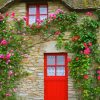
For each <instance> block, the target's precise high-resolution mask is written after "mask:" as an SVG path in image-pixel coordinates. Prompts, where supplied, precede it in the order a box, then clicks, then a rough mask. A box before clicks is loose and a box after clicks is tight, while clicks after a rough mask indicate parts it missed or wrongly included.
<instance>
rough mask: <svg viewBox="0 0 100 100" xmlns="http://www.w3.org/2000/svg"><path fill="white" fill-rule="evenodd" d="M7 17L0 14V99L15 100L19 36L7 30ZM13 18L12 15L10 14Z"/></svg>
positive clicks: (20, 38) (19, 59)
mask: <svg viewBox="0 0 100 100" xmlns="http://www.w3.org/2000/svg"><path fill="white" fill-rule="evenodd" d="M7 17H8V16H5V17H4V16H3V15H2V14H0V99H1V100H4V99H5V100H6V99H7V100H11V98H12V100H15V97H14V93H15V92H16V84H15V81H16V80H17V78H18V75H20V67H21V66H20V65H19V63H20V61H21V58H22V57H21V54H20V53H21V41H22V37H21V36H20V35H17V34H16V33H15V34H14V33H13V32H12V29H13V28H12V29H10V28H9V29H8V27H7V23H6V20H7ZM12 17H14V14H12Z"/></svg>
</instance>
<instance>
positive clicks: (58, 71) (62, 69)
mask: <svg viewBox="0 0 100 100" xmlns="http://www.w3.org/2000/svg"><path fill="white" fill-rule="evenodd" d="M56 76H65V67H56Z"/></svg>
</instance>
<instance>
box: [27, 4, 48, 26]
mask: <svg viewBox="0 0 100 100" xmlns="http://www.w3.org/2000/svg"><path fill="white" fill-rule="evenodd" d="M41 5H42V6H47V14H40V10H39V8H40V6H41ZM30 6H36V14H29V7H30ZM26 11H27V12H26V16H27V22H26V24H27V25H29V16H36V20H37V19H40V16H41V15H47V18H48V4H27V9H26Z"/></svg>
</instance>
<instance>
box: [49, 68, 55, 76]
mask: <svg viewBox="0 0 100 100" xmlns="http://www.w3.org/2000/svg"><path fill="white" fill-rule="evenodd" d="M47 76H55V67H47Z"/></svg>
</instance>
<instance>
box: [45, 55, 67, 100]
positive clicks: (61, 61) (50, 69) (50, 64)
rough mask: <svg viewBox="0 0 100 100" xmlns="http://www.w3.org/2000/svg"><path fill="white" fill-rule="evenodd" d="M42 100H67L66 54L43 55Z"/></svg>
mask: <svg viewBox="0 0 100 100" xmlns="http://www.w3.org/2000/svg"><path fill="white" fill-rule="evenodd" d="M44 100H68V71H67V54H66V53H48V54H44Z"/></svg>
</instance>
